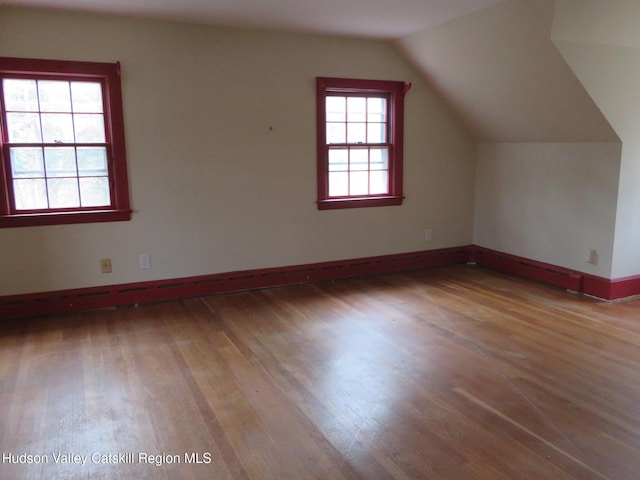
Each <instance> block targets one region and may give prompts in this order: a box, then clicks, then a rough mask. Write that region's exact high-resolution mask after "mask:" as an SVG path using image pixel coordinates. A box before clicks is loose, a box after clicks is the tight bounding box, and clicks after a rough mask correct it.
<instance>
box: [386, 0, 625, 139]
mask: <svg viewBox="0 0 640 480" xmlns="http://www.w3.org/2000/svg"><path fill="white" fill-rule="evenodd" d="M554 6H555V2H554V0H510V1H508V2H505V3H501V4H499V5H497V6H494V7H491V8H487V9H484V10H482V11H479V12H476V13H473V14H470V15H467V16H465V17H461V18H457V19H455V20H451V21H450V22H447V23H445V24H442V25H438V26H434V27H431V28H427V29H425V30H423V31H421V32H417V33H414V34H411V35H408V36H405V37H403V38H401V39H398V40H396V41H395V45H396V46H397V48H398V49H399V50H400V51H401V52H402V53H403V54H404V55H405V56H406V57H407V58H408V59H409V60H410V61H411V62H412V63H413V64H414V65H415V66H416V68H417V69H418V70H420V71H421V72H422V73H423V75H424V77H425V78H426V79H427V81H428V82H429V83H430V84H431V85H432V86H433V87H434V88H435V89H436V90H437V91H438V92H439V93H440V94H441V95H442V96H443V97H444V98H445V99H446V101H448V103H449V104H450V105H451V107H452V108H453V109H454V110H455V111H456V112H457V113H458V115H459V116H460V118H461V119H462V120H463V121H464V122H465V123H466V124H467V125H468V126H469V129H470V130H471V132H472V133H473V135H474V136H475V138H476V139H477V140H478V141H480V142H610V141H619V140H618V137H617V135H616V133H615V132H614V130H613V129H612V128H611V126H610V125H609V123H608V122H607V120H606V119H605V117H604V116H603V115H602V113H601V112H600V110H599V109H598V108H597V106H596V105H595V103H594V102H593V100H592V99H591V97H590V96H589V95H588V93H587V92H586V90H585V89H584V88H583V86H582V85H581V83H580V82H579V80H578V79H577V78H576V76H575V75H574V73H573V72H572V70H571V69H570V67H569V66H568V65H567V64H566V62H565V61H564V59H563V57H562V56H561V55H560V53H559V52H558V50H557V48H556V47H555V45H554V44H553V43H552V41H551V27H552V23H553V18H554Z"/></svg>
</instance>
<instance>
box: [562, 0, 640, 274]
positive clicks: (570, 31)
mask: <svg viewBox="0 0 640 480" xmlns="http://www.w3.org/2000/svg"><path fill="white" fill-rule="evenodd" d="M639 22H640V3H638V1H637V0H611V1H604V0H558V1H557V3H556V15H555V19H554V25H553V39H554V42H555V44H556V45H557V46H558V49H559V50H560V52H562V54H563V55H564V58H565V59H566V60H567V62H568V63H569V65H571V68H572V69H573V70H574V72H575V74H576V76H577V77H578V78H579V79H580V81H581V82H582V83H583V85H584V86H585V88H586V89H587V91H588V92H589V94H590V95H591V97H592V98H593V99H594V101H595V102H596V104H597V105H598V107H599V108H600V110H602V112H603V114H604V115H605V116H606V117H607V119H608V120H609V122H610V123H611V125H612V126H613V128H614V129H615V131H616V133H617V134H618V136H619V137H620V139H621V140H622V143H623V146H622V155H621V165H620V177H619V182H618V189H617V195H618V198H617V210H616V223H615V241H614V251H613V267H612V276H613V277H614V278H620V277H627V276H634V275H640V249H639V248H638V239H640V214H639V212H640V188H638V181H639V179H640V136H639V135H638V127H639V125H640V88H639V87H638V85H639V81H638V79H639V78H640V30H639V29H638V23H639Z"/></svg>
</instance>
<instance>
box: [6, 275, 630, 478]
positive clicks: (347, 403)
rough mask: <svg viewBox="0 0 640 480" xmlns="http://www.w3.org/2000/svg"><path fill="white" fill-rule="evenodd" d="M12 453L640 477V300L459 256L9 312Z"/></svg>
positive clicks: (194, 466)
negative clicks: (311, 281) (368, 273)
mask: <svg viewBox="0 0 640 480" xmlns="http://www.w3.org/2000/svg"><path fill="white" fill-rule="evenodd" d="M0 452H1V453H2V463H1V464H0V478H3V479H4V478H11V479H41V478H42V479H85V478H90V479H118V478H119V479H129V478H130V479H145V478H149V479H216V480H217V479H220V480H225V479H229V480H239V479H243V480H244V479H251V480H253V479H269V480H271V479H277V480H288V479H291V480H306V479H335V480H343V479H344V480H356V479H366V480H377V479H380V480H382V479H396V480H418V479H429V480H452V479H455V480H466V479H487V480H506V479H532V480H577V479H580V480H592V479H593V480H637V479H638V478H640V300H634V301H629V302H626V303H619V304H607V303H600V302H597V301H593V300H590V299H587V298H584V297H578V296H575V295H572V294H570V293H567V292H563V291H559V290H556V289H552V288H549V287H546V286H542V285H538V284H535V283H530V282H527V281H524V280H520V279H517V278H514V277H508V276H503V275H500V274H497V273H494V272H491V271H488V270H483V269H479V268H476V267H472V266H455V267H446V268H437V269H428V270H423V271H416V272H409V273H402V274H392V275H384V276H379V277H371V278H363V279H355V280H347V281H340V282H327V283H320V284H315V285H299V286H291V287H284V288H274V289H268V290H261V291H254V292H245V293H238V294H231V295H221V296H215V297H206V298H200V299H190V300H184V301H177V302H168V303H162V304H156V305H146V306H141V307H138V308H134V307H131V308H122V309H114V310H104V311H96V312H87V313H82V314H74V315H68V316H58V317H50V318H38V319H29V320H21V321H4V322H2V323H0ZM61 454H64V455H67V456H61ZM74 455H75V456H76V457H75V458H74V457H73V456H74ZM63 460H67V461H68V462H67V463H63ZM74 460H75V461H77V462H79V463H78V464H76V463H69V462H72V461H74ZM82 462H84V465H83V464H82Z"/></svg>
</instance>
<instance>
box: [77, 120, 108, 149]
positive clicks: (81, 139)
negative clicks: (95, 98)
mask: <svg viewBox="0 0 640 480" xmlns="http://www.w3.org/2000/svg"><path fill="white" fill-rule="evenodd" d="M73 119H74V121H75V127H76V142H77V143H104V139H105V136H104V117H103V116H102V115H100V114H98V115H89V114H86V113H81V114H78V115H74V116H73Z"/></svg>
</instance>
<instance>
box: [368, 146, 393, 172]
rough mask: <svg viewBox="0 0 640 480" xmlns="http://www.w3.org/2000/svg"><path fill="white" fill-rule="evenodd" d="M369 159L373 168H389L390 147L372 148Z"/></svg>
mask: <svg viewBox="0 0 640 480" xmlns="http://www.w3.org/2000/svg"><path fill="white" fill-rule="evenodd" d="M369 161H370V162H371V163H370V167H369V168H370V169H371V170H388V169H389V149H388V148H372V149H371V150H370V153H369Z"/></svg>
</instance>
